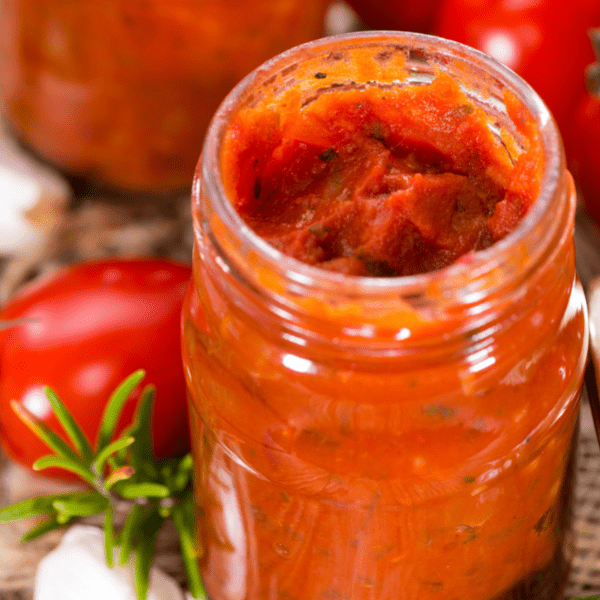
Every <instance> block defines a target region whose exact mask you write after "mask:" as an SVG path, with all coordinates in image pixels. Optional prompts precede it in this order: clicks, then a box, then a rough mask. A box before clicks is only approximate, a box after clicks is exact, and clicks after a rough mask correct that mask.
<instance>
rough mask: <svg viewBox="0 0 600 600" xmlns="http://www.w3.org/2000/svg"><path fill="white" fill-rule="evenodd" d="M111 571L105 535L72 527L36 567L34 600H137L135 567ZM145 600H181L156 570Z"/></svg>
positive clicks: (174, 586)
mask: <svg viewBox="0 0 600 600" xmlns="http://www.w3.org/2000/svg"><path fill="white" fill-rule="evenodd" d="M118 552H119V551H118V548H117V549H115V566H114V567H113V568H112V569H111V568H110V567H109V566H108V565H107V564H106V560H105V556H104V533H103V531H101V530H100V529H98V528H97V527H92V526H86V525H74V526H72V527H71V528H70V529H69V530H68V531H67V532H66V533H65V535H64V537H63V538H62V541H61V542H60V544H59V545H58V546H57V547H56V549H55V550H53V551H52V552H50V553H49V554H47V555H46V556H45V557H44V558H43V559H42V560H41V561H40V564H39V566H38V569H37V572H36V577H35V589H34V596H33V598H34V600H82V599H85V600H105V599H106V598H110V600H136V595H135V589H134V570H133V569H134V566H133V560H130V561H129V562H128V563H127V565H125V567H121V566H119V564H118ZM148 600H184V594H183V591H182V590H181V588H180V587H179V586H178V585H177V583H176V582H175V580H174V579H173V578H171V577H169V576H168V575H167V574H166V573H164V572H163V571H161V570H160V569H158V568H155V567H153V568H152V570H151V573H150V590H149V592H148Z"/></svg>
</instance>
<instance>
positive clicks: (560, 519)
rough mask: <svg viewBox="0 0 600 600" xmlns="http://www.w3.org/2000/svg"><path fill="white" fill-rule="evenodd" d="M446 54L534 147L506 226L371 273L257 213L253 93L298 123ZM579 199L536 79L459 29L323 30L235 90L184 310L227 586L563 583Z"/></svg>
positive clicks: (338, 593) (505, 131)
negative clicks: (231, 158)
mask: <svg viewBox="0 0 600 600" xmlns="http://www.w3.org/2000/svg"><path fill="white" fill-rule="evenodd" d="M444 74H446V75H448V76H450V77H451V78H452V79H453V80H454V81H457V82H459V84H460V87H461V89H462V90H463V92H464V94H465V95H466V98H467V99H468V102H469V103H470V105H471V106H472V107H476V108H475V109H473V108H471V109H470V110H469V111H466V112H472V111H473V110H476V111H479V109H481V110H482V111H483V113H484V114H485V115H487V116H488V117H489V131H490V132H491V134H492V136H493V137H494V139H496V140H497V143H498V147H501V148H504V149H505V152H506V153H507V155H508V156H509V157H510V158H511V161H514V157H515V156H518V155H519V153H521V152H525V149H526V148H528V147H529V148H530V147H536V148H537V150H536V152H537V154H536V158H535V160H531V161H527V160H526V161H523V162H519V161H516V162H517V164H519V165H520V166H519V169H520V172H519V175H518V177H517V180H516V184H515V185H517V186H519V185H523V186H527V185H529V183H528V182H530V180H534V179H535V181H536V182H537V183H536V185H535V186H534V187H533V188H532V189H535V197H534V198H533V203H532V205H531V207H530V208H529V210H528V211H527V212H526V214H525V215H524V216H523V217H522V219H521V220H520V222H519V223H518V224H517V225H516V227H515V228H514V229H513V230H512V231H511V232H509V233H507V234H506V235H505V236H504V237H502V239H499V240H497V241H496V242H495V243H493V244H491V245H490V246H489V247H487V248H485V249H482V250H480V251H477V252H467V253H465V254H464V255H462V256H461V257H459V258H457V260H455V261H454V262H452V264H450V265H447V266H445V267H443V268H440V269H435V270H430V271H428V272H425V273H417V274H413V275H405V276H390V277H376V276H372V275H352V274H348V273H340V272H335V271H331V270H327V269H324V268H321V267H320V266H319V265H314V264H306V263H305V262H302V261H300V260H298V259H297V258H294V257H292V256H289V255H287V254H284V253H283V252H282V251H280V250H278V249H276V248H275V247H274V246H273V245H272V244H269V243H266V241H265V240H264V239H263V238H262V237H261V236H259V235H257V233H256V232H255V231H254V230H253V228H251V227H250V226H249V225H248V223H247V221H246V220H244V219H243V218H242V216H241V215H240V212H239V210H238V209H237V205H236V199H235V198H234V197H233V196H234V195H235V192H236V189H237V188H236V181H235V179H232V178H231V173H232V171H231V169H230V165H229V163H227V160H226V158H227V156H228V155H227V154H226V153H224V145H225V144H226V143H227V144H235V143H239V139H240V138H239V135H241V134H239V132H238V133H236V134H235V135H233V134H232V133H231V128H232V127H233V125H232V124H233V123H235V122H236V121H235V120H236V118H237V117H238V116H239V115H240V114H241V113H242V112H243V111H258V113H260V111H261V110H263V111H267V112H269V111H270V113H275V114H276V117H275V118H274V121H276V122H277V123H279V122H281V121H282V120H283V119H284V117H285V115H286V111H288V110H290V106H291V105H292V104H293V105H294V106H296V107H297V108H298V111H299V112H298V114H299V115H301V114H303V113H302V111H306V110H307V107H311V106H313V105H314V102H315V99H316V98H319V97H320V96H321V95H323V94H330V95H332V94H344V93H346V92H347V91H348V90H356V89H364V88H366V87H370V88H372V87H373V86H375V87H377V86H379V87H380V88H381V89H382V90H390V89H392V88H395V87H397V88H399V89H400V90H401V89H403V88H406V87H407V86H408V87H409V88H410V86H413V87H414V89H415V90H416V89H417V88H419V89H421V90H422V89H426V87H427V86H432V85H433V82H434V81H436V79H437V78H439V77H440V76H442V75H444ZM324 75H326V78H325V77H324ZM424 86H425V87H424ZM409 93H412V88H411V89H409ZM415 93H416V92H415ZM357 107H358V105H357ZM515 107H516V108H515ZM405 108H406V110H412V107H411V105H410V104H405ZM294 118H295V117H294ZM292 120H293V119H292ZM418 122H419V123H421V122H422V120H420V121H418ZM336 123H337V122H336ZM438 125H439V124H436V123H433V124H432V125H431V127H432V129H431V133H430V135H429V140H430V141H432V143H435V139H436V136H438V135H441V134H440V131H441V129H443V127H445V126H446V125H447V123H446V122H445V121H444V122H442V123H441V125H440V126H439V127H438ZM335 126H337V125H335ZM428 127H429V125H428ZM436 128H437V129H436ZM438 129H439V131H438ZM236 131H237V130H236ZM315 131H316V130H315ZM256 135H258V136H260V132H258V133H257V134H256ZM426 135H427V132H426ZM454 135H458V134H455V133H454V132H452V131H450V133H448V139H451V138H452V136H454ZM315 137H318V132H315ZM261 139H262V138H261ZM265 139H266V137H265ZM473 160H481V159H480V158H478V157H477V156H475V157H474V158H473ZM252 166H255V165H250V167H249V168H252ZM255 191H256V190H255ZM259 195H260V194H259ZM575 199H576V197H575V191H574V186H573V181H572V179H571V177H570V175H569V173H568V172H567V170H566V167H565V158H564V154H563V149H562V144H561V140H560V136H559V133H558V130H557V127H556V125H555V122H554V120H553V118H552V117H551V115H550V114H549V112H548V110H547V109H546V107H545V106H544V104H543V103H542V102H541V100H540V99H539V97H538V96H537V95H536V94H535V92H534V91H533V90H532V89H531V88H530V87H529V86H528V85H527V84H526V83H525V82H524V81H523V80H521V79H520V78H518V77H517V76H516V75H515V74H514V73H512V72H511V71H509V70H507V69H506V68H504V67H503V66H502V65H500V64H499V63H497V62H495V61H494V60H492V59H490V58H489V57H486V56H485V55H483V54H481V53H478V52H477V51H475V50H472V49H470V48H467V47H464V46H461V45H459V44H456V43H453V42H450V41H446V40H443V39H439V38H435V37H430V36H424V35H419V34H409V33H391V32H371V33H359V34H350V35H345V36H339V37H334V38H328V39H323V40H319V41H314V42H311V43H309V44H307V45H304V46H300V47H298V48H295V49H292V50H290V51H288V52H286V53H284V54H282V55H280V56H278V57H277V58H275V59H273V60H272V61H270V62H268V63H266V64H265V65H263V66H262V67H260V68H259V69H257V70H256V71H255V72H254V73H252V74H251V75H250V76H248V77H247V78H246V79H245V80H244V81H243V82H241V83H240V84H239V85H238V86H237V87H236V88H235V89H234V90H233V91H232V93H231V94H230V95H229V96H228V97H227V99H226V100H225V101H224V103H223V104H222V105H221V107H220V108H219V111H218V112H217V114H216V116H215V117H214V118H213V121H212V125H211V127H210V129H209V132H208V135H207V139H206V142H205V145H204V150H203V155H202V158H201V160H200V162H199V164H198V167H197V171H196V180H195V184H194V186H193V199H192V211H193V216H194V225H195V246H194V254H193V280H192V284H191V286H190V288H189V292H188V295H187V298H186V301H185V304H184V312H183V321H182V335H183V356H184V363H185V371H186V377H187V384H188V393H189V408H190V418H191V427H192V444H193V451H194V457H195V485H196V488H195V489H196V491H195V494H196V506H197V523H198V552H199V561H200V565H201V568H202V573H203V577H204V581H205V584H206V588H207V590H208V593H209V596H210V597H211V598H212V600H267V599H268V600H272V599H274V598H281V599H285V600H316V599H330V600H346V599H352V600H400V599H401V600H423V599H427V598H432V599H433V598H444V599H445V600H459V599H460V600H462V599H464V598H477V600H510V599H512V600H516V599H519V600H520V599H523V598H527V599H528V600H558V599H559V598H560V597H561V591H562V589H563V588H564V585H565V583H566V578H567V572H568V568H569V562H570V560H571V556H572V553H573V538H572V533H571V512H572V490H573V475H574V453H575V447H576V443H577V435H576V432H577V422H578V408H579V401H580V394H581V386H582V374H583V369H584V364H585V361H586V353H587V321H586V310H585V299H584V295H583V292H582V288H581V286H580V284H579V282H578V279H577V276H576V273H575V256H574V247H573V224H574V211H575Z"/></svg>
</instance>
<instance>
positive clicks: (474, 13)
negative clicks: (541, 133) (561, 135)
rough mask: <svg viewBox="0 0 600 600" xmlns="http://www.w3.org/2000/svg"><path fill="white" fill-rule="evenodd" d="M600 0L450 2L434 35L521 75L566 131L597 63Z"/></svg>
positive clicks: (449, 0)
mask: <svg viewBox="0 0 600 600" xmlns="http://www.w3.org/2000/svg"><path fill="white" fill-rule="evenodd" d="M599 21H600V3H598V2H596V1H595V0H576V1H574V2H569V3H565V1H564V0H445V2H444V4H443V5H442V8H441V11H440V14H439V17H438V23H437V26H436V28H435V33H436V34H437V35H439V36H441V37H445V38H449V39H453V40H456V41H458V42H462V43H464V44H467V45H468V46H472V47H474V48H477V49H479V50H482V51H483V52H485V53H487V54H489V55H490V56H493V57H494V58H496V59H498V60H499V61H500V62H503V63H504V64H505V65H507V66H508V67H510V68H511V69H512V70H513V71H515V72H516V73H518V74H519V75H521V77H523V78H524V79H525V80H526V81H527V82H528V83H529V84H530V85H531V86H532V87H533V88H534V89H535V90H536V91H537V92H538V94H539V95H540V96H541V97H542V99H543V100H544V101H545V102H546V104H547V105H548V107H549V108H550V110H551V111H552V113H553V114H554V117H555V119H556V121H557V123H558V125H559V127H560V128H561V130H564V131H566V129H567V127H568V126H569V123H570V119H571V117H572V111H573V108H574V105H575V103H576V102H577V100H578V99H579V98H580V97H581V94H582V93H583V91H584V88H585V84H584V69H585V67H586V65H588V64H589V63H590V62H592V60H593V58H594V57H593V52H592V50H591V48H590V44H589V41H588V38H587V34H586V32H587V29H588V28H589V27H592V26H593V25H597V24H599Z"/></svg>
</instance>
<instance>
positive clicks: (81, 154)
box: [0, 0, 328, 192]
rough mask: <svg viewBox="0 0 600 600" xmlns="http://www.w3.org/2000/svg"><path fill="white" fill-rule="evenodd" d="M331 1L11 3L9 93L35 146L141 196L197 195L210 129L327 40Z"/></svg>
mask: <svg viewBox="0 0 600 600" xmlns="http://www.w3.org/2000/svg"><path fill="white" fill-rule="evenodd" d="M327 4H328V0H254V1H253V2H248V1H246V0H102V1H101V2H99V1H97V0H71V1H69V2H65V1H64V0H3V1H2V2H0V93H1V95H2V98H1V100H2V102H3V109H4V114H5V118H6V120H7V122H8V124H9V126H10V127H11V128H12V130H13V132H14V134H15V135H16V136H17V137H19V138H20V139H21V140H22V141H23V142H24V143H25V145H27V146H28V147H30V148H31V149H33V150H34V151H35V152H36V153H37V154H39V155H40V156H42V157H43V158H45V159H47V160H48V161H50V162H51V163H53V164H55V165H56V166H58V167H60V168H61V169H62V170H64V171H65V172H67V173H70V174H73V175H78V176H82V177H84V178H87V179H90V180H94V181H97V182H100V183H102V184H106V185H109V186H110V187H114V188H119V189H122V190H131V191H141V192H146V191H168V190H175V189H179V188H184V187H187V186H189V185H190V183H191V180H192V175H193V171H194V167H195V165H196V162H197V160H198V155H199V154H200V150H201V146H202V140H203V137H204V132H205V129H206V127H207V125H208V123H209V121H210V119H211V117H212V115H213V113H214V112H215V110H216V109H217V107H218V105H219V103H220V102H221V100H222V98H224V96H225V95H226V93H227V92H228V91H229V90H230V89H231V88H232V87H233V86H234V85H235V84H236V83H237V82H238V81H239V80H240V79H242V78H243V77H244V76H245V75H246V74H247V73H249V72H250V71H252V69H254V68H255V67H256V66H258V65H259V64H260V63H262V62H264V61H265V60H266V59H268V58H270V57H271V56H274V55H276V54H278V53H279V52H281V51H282V50H284V49H286V48H288V47H291V46H294V45H296V44H298V43H300V42H304V41H307V40H310V39H314V38H317V37H319V36H320V35H321V34H322V32H323V23H324V14H325V10H326V6H327Z"/></svg>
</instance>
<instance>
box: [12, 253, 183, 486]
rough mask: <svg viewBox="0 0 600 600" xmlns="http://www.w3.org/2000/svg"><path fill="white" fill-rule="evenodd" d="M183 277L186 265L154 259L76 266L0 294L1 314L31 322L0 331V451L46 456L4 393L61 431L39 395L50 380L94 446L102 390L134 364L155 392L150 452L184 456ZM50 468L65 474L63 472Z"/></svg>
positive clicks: (128, 414) (22, 457) (126, 416)
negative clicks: (2, 299) (10, 294)
mask: <svg viewBox="0 0 600 600" xmlns="http://www.w3.org/2000/svg"><path fill="white" fill-rule="evenodd" d="M190 274H191V270H190V268H189V267H188V266H186V265H183V264H178V263H175V262H171V261H167V260H159V259H128V260H108V261H99V262H87V263H79V264H75V265H72V266H69V267H66V268H65V269H63V270H61V271H59V272H57V273H56V274H53V275H52V276H50V277H49V278H43V279H41V280H40V281H38V282H35V283H33V284H30V285H29V286H27V287H25V288H23V290H22V291H21V292H20V293H19V294H17V295H16V296H15V297H14V298H13V299H12V300H11V301H9V302H8V304H6V305H5V306H4V307H3V309H2V310H1V311H0V320H3V321H4V320H6V321H9V320H13V319H28V320H30V322H28V323H26V324H21V325H17V326H14V327H11V328H8V329H5V330H3V331H2V332H0V440H1V442H2V445H3V447H4V449H5V450H6V452H7V454H8V455H9V456H11V457H12V458H13V459H15V460H16V461H18V462H20V463H22V464H24V465H26V466H31V465H32V463H33V462H35V460H37V459H38V458H39V457H41V456H43V455H45V454H49V453H50V450H49V449H48V448H47V447H46V446H45V444H44V443H43V442H41V441H40V440H39V439H38V438H37V437H36V436H35V435H34V434H33V433H32V432H30V431H29V430H28V429H27V428H26V426H25V425H24V424H23V423H22V422H21V421H20V419H19V418H18V417H17V416H16V414H15V413H14V411H13V410H12V409H11V407H10V401H11V400H13V399H16V400H17V401H18V402H20V403H22V404H23V405H24V406H26V407H27V408H28V409H29V410H30V411H31V412H32V413H34V414H35V415H36V416H37V417H39V418H40V419H41V420H42V421H44V422H45V423H47V424H48V425H49V426H50V427H51V428H52V429H54V430H55V431H57V432H61V433H62V429H61V427H60V425H59V424H58V421H57V419H56V417H55V416H54V414H53V413H52V410H51V408H50V404H49V402H48V401H47V399H46V397H45V395H44V393H43V386H45V385H49V386H50V387H51V388H53V389H54V391H55V392H56V393H57V394H58V396H59V397H60V399H61V400H62V401H63V402H64V403H65V404H66V406H67V407H68V408H69V410H71V412H72V413H73V416H74V417H75V420H76V421H77V423H78V424H79V425H80V426H81V428H82V430H83V432H84V433H85V434H86V435H87V436H88V437H89V439H90V441H91V442H92V444H94V443H95V442H96V436H97V432H98V426H99V422H100V419H101V416H102V413H103V410H104V407H105V405H106V402H107V400H108V398H109V396H110V394H111V393H112V392H113V391H114V389H115V388H116V387H117V386H118V385H119V384H120V383H121V382H122V381H123V380H124V379H125V378H126V377H127V376H128V375H130V374H131V373H133V372H134V371H135V370H137V369H145V370H146V373H147V375H146V377H145V379H144V380H143V381H142V384H141V385H145V384H147V383H152V384H154V385H155V386H156V389H157V393H156V399H155V403H154V417H153V442H154V449H155V453H156V455H157V456H158V457H170V456H181V455H183V454H185V452H187V450H188V448H189V433H188V419H187V406H186V390H185V381H184V375H183V366H182V361H181V351H180V313H181V305H182V302H183V297H184V293H185V289H186V286H187V282H188V280H189V278H190ZM140 387H141V386H140ZM140 391H141V390H139V389H138V390H136V391H135V392H134V394H132V398H131V400H129V401H128V402H127V404H126V406H125V409H124V411H123V418H122V419H121V421H120V426H119V430H122V429H123V428H124V427H125V426H127V425H128V424H129V423H131V420H132V415H133V410H134V407H135V404H136V400H137V398H138V397H139V393H140ZM48 472H49V471H48ZM44 473H46V471H44ZM50 474H52V475H53V476H60V477H64V478H70V477H69V474H68V473H67V472H65V471H56V470H55V471H53V472H52V473H50Z"/></svg>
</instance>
